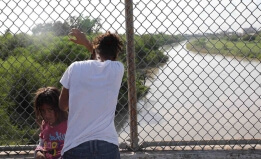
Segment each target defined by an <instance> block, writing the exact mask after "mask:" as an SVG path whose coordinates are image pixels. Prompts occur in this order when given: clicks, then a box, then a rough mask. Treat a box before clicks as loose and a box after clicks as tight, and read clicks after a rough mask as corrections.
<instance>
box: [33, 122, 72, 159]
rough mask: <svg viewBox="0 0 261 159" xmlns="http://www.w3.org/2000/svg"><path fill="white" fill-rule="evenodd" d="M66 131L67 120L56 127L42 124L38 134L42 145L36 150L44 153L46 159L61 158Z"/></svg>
mask: <svg viewBox="0 0 261 159" xmlns="http://www.w3.org/2000/svg"><path fill="white" fill-rule="evenodd" d="M66 129H67V120H66V121H63V122H61V123H60V124H58V125H56V126H50V125H49V124H48V123H45V122H44V121H43V122H42V125H41V132H40V134H39V137H40V139H41V140H42V142H43V145H38V146H37V148H36V149H35V150H36V151H37V150H41V151H44V152H46V153H45V156H46V158H47V159H57V158H59V157H60V156H61V151H62V148H63V144H64V138H65V133H66Z"/></svg>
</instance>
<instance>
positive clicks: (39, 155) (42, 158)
mask: <svg viewBox="0 0 261 159" xmlns="http://www.w3.org/2000/svg"><path fill="white" fill-rule="evenodd" d="M35 158H36V159H46V158H45V155H44V154H43V153H42V152H41V151H37V153H36V156H35Z"/></svg>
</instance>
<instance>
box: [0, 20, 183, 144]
mask: <svg viewBox="0 0 261 159" xmlns="http://www.w3.org/2000/svg"><path fill="white" fill-rule="evenodd" d="M96 23H97V20H90V19H88V18H85V19H80V20H78V22H77V23H76V24H75V27H78V28H81V30H82V31H85V33H86V34H87V38H88V39H93V37H95V36H96V35H97V34H100V33H99V32H97V30H95V29H94V28H95V26H99V25H98V24H96ZM69 26H72V25H71V24H69V23H68V22H63V23H62V22H55V23H49V24H39V25H37V26H36V27H35V28H33V33H34V34H33V35H28V34H25V33H19V34H12V33H11V32H10V31H9V30H7V31H6V33H5V34H4V35H1V36H0V53H1V54H0V65H1V67H0V75H1V79H0V87H1V89H0V96H1V97H0V105H1V107H0V117H1V118H2V119H4V120H1V121H0V128H1V130H5V131H1V132H0V145H4V144H28V143H36V141H37V139H38V132H37V130H38V125H36V123H35V117H34V112H33V97H34V92H35V91H36V90H37V89H38V88H40V87H44V86H56V87H58V88H61V85H60V84H59V80H60V78H61V76H62V74H63V72H64V71H65V69H66V68H67V67H68V66H69V65H70V64H71V63H72V62H73V61H79V60H85V59H88V58H89V56H90V53H89V52H88V51H87V50H86V49H85V48H84V47H82V46H79V45H76V44H74V43H72V42H70V41H69V40H68V36H67V34H68V29H69V28H68V27H69ZM79 26H80V27H79ZM96 28H97V27H96ZM61 30H62V31H61ZM120 36H121V38H122V39H123V41H124V42H126V40H125V35H120ZM181 40H183V39H182V37H181V36H171V35H165V34H155V35H154V34H153V35H151V34H146V35H135V52H136V59H135V62H136V64H137V65H136V68H137V76H136V88H137V98H138V99H140V98H141V97H143V96H144V95H145V94H146V92H147V91H148V89H149V88H147V87H146V86H145V85H144V81H143V80H144V74H143V73H142V71H140V70H144V69H146V68H148V67H157V66H158V65H159V64H160V63H165V62H166V61H167V60H168V57H167V56H166V55H164V54H163V52H162V51H160V47H161V46H162V45H165V44H170V43H174V42H178V41H181ZM125 50H126V48H124V51H123V53H122V54H121V56H120V61H122V62H123V63H124V65H125V66H126V51H125ZM125 68H126V67H125ZM127 105H128V87H127V74H126V71H125V74H124V78H123V82H122V86H121V89H120V95H119V103H118V105H117V112H116V113H121V111H122V110H124V109H125V110H128V108H127Z"/></svg>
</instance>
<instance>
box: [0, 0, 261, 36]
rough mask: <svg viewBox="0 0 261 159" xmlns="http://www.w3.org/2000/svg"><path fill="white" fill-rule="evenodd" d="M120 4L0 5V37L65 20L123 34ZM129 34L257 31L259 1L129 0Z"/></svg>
mask: <svg viewBox="0 0 261 159" xmlns="http://www.w3.org/2000/svg"><path fill="white" fill-rule="evenodd" d="M124 3H125V1H123V0H113V1H112V0H111V1H109V0H99V1H98V0H89V1H84V0H71V1H70V0H60V1H56V0H34V1H32V0H11V1H10V0H1V1H0V26H1V27H0V33H1V34H3V33H4V32H5V30H7V29H8V28H9V29H10V30H11V32H13V33H19V32H25V33H29V34H31V33H32V32H31V30H32V28H33V27H34V26H35V25H36V24H40V23H47V22H54V21H64V20H65V19H67V18H68V17H69V16H79V15H82V16H89V17H90V18H91V19H94V18H100V19H101V23H102V30H101V31H106V30H110V31H117V32H118V33H125V10H124V7H125V4H124ZM133 3H134V4H133V14H134V18H133V20H134V32H135V33H137V34H144V33H158V32H164V33H167V34H192V33H215V32H216V33H217V32H220V31H221V30H223V31H225V30H229V31H237V32H242V28H248V27H250V26H253V27H255V28H256V29H259V30H261V29H260V28H261V0H142V1H140V0H133Z"/></svg>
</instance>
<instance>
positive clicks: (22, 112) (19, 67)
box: [0, 56, 67, 129]
mask: <svg viewBox="0 0 261 159" xmlns="http://www.w3.org/2000/svg"><path fill="white" fill-rule="evenodd" d="M66 67H67V66H66V65H64V64H59V63H58V64H48V65H45V66H43V65H40V64H39V63H37V62H35V61H34V60H33V59H32V58H31V57H24V56H11V57H9V58H8V59H7V60H6V61H4V62H2V67H1V68H0V73H1V75H2V78H1V81H0V83H1V84H2V87H3V88H4V89H1V96H2V98H1V99H0V101H1V103H2V104H3V105H2V108H4V109H6V110H7V113H8V116H9V120H10V122H11V123H12V125H14V126H17V127H18V128H20V129H22V128H24V127H26V126H32V125H34V123H35V120H34V110H33V104H32V101H33V92H35V91H36V90H37V89H38V88H40V87H43V86H56V87H58V81H59V79H60V77H61V76H62V74H63V71H64V70H65V69H66Z"/></svg>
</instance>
